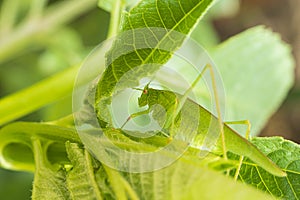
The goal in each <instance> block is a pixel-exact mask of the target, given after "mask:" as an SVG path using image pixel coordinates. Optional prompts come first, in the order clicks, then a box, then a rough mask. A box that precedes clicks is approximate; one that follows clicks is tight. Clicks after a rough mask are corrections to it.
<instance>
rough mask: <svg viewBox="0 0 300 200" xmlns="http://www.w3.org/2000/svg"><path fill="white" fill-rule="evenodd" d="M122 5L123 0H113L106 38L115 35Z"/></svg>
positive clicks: (123, 4) (122, 8)
mask: <svg viewBox="0 0 300 200" xmlns="http://www.w3.org/2000/svg"><path fill="white" fill-rule="evenodd" d="M124 7H125V3H124V1H123V0H115V4H114V6H113V9H112V11H111V14H110V24H109V29H108V33H107V38H111V37H114V36H116V35H117V33H118V31H119V26H120V22H121V17H122V12H123V10H124Z"/></svg>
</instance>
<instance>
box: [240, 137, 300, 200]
mask: <svg viewBox="0 0 300 200" xmlns="http://www.w3.org/2000/svg"><path fill="white" fill-rule="evenodd" d="M252 142H253V143H254V144H255V145H256V146H257V147H258V148H259V149H260V150H261V151H262V152H263V153H265V154H266V155H268V157H269V158H270V159H271V160H273V161H274V162H275V163H276V164H277V165H278V166H280V167H281V168H282V169H283V170H284V171H285V172H286V173H287V176H286V177H275V176H273V175H271V174H269V173H268V172H266V171H265V170H263V169H261V168H260V167H258V166H256V165H255V164H253V163H252V162H251V161H249V160H248V159H246V160H245V162H244V165H243V166H242V168H241V172H240V175H239V176H240V179H241V180H242V181H243V182H245V183H248V184H251V185H253V186H255V187H256V188H258V189H260V190H263V191H266V192H268V193H270V194H272V195H273V196H276V197H280V198H283V199H289V200H290V199H291V200H292V199H300V160H299V157H300V146H299V145H298V144H296V143H293V142H291V141H288V140H284V139H283V138H281V137H271V138H259V137H258V138H253V139H252Z"/></svg>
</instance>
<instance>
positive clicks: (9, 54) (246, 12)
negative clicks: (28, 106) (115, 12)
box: [0, 0, 300, 200]
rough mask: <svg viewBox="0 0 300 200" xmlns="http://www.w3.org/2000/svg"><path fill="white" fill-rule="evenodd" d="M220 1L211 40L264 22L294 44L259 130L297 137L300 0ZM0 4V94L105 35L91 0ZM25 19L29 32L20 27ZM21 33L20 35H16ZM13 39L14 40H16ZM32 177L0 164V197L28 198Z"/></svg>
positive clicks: (66, 63) (54, 113) (59, 111)
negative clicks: (290, 78) (281, 90)
mask: <svg viewBox="0 0 300 200" xmlns="http://www.w3.org/2000/svg"><path fill="white" fill-rule="evenodd" d="M82 2H84V3H83V4H82ZM222 2H224V3H223V4H222V5H223V6H224V10H225V11H226V12H224V13H225V14H224V15H220V14H218V15H216V16H218V17H215V18H214V19H213V21H210V20H209V21H208V20H206V23H209V25H212V28H213V29H212V31H215V34H212V35H218V37H219V38H212V39H213V40H215V39H219V40H220V41H223V40H225V39H227V38H228V37H230V36H232V35H234V34H237V33H239V32H241V31H243V30H245V29H247V28H249V27H252V26H254V25H258V24H265V25H267V26H269V27H271V28H272V29H273V30H274V31H276V32H279V33H280V34H281V35H282V37H283V39H284V40H285V41H286V42H287V43H289V44H291V46H292V47H293V54H294V56H295V59H296V61H297V66H298V67H297V71H296V78H295V80H296V83H295V86H294V88H293V89H292V91H291V92H290V93H289V96H288V98H287V99H286V101H285V103H284V104H283V105H282V106H281V108H280V110H279V111H278V112H277V113H275V114H274V116H273V117H272V118H271V119H270V121H269V123H268V125H267V126H266V128H265V129H264V130H263V132H262V135H282V136H284V137H285V138H287V139H291V140H293V141H296V142H298V143H300V134H299V133H300V123H299V121H300V101H299V100H300V70H299V61H300V26H299V25H298V24H299V22H300V14H299V12H297V11H296V10H298V9H300V1H295V0H287V1H282V0H241V1H240V4H239V5H238V4H237V2H238V0H233V1H231V0H222ZM227 2H231V3H230V4H229V3H228V4H227ZM232 2H234V3H232ZM76 4H78V5H80V4H82V5H84V6H82V5H80V6H77V7H76V6H74V5H76ZM0 5H1V10H0V97H4V96H6V95H8V94H12V93H14V92H16V91H18V90H20V89H22V88H26V87H27V86H30V85H32V84H33V83H36V82H38V81H39V80H42V79H43V78H45V77H48V76H50V75H52V74H55V73H56V72H59V71H61V70H63V69H65V68H67V67H70V66H74V65H76V64H78V63H79V62H80V61H82V60H83V59H84V58H85V56H86V55H87V54H88V53H89V52H90V51H91V50H92V49H93V48H94V47H95V46H96V45H97V44H99V43H100V42H101V41H103V40H104V39H105V38H106V34H107V27H108V22H109V13H107V12H106V11H104V10H101V9H100V8H98V7H97V2H96V0H77V1H69V0H68V1H54V0H50V1H45V0H22V1H20V0H0ZM226 5H227V6H226ZM228 5H229V6H228ZM64 6H65V7H64ZM72 6H74V7H76V9H75V8H73V9H71V8H72ZM236 6H239V7H236ZM225 7H226V8H225ZM62 8H63V9H62ZM66 8H67V9H66ZM68 9H70V11H69V12H68ZM75 11H76V12H75ZM66 13H69V14H66ZM45 16H55V17H56V18H55V19H56V20H57V21H54V22H53V23H52V24H51V23H50V25H49V21H39V20H40V19H43V18H45ZM210 19H211V18H210ZM59 20H60V21H59ZM58 22H59V23H58ZM28 23H30V25H31V29H30V30H31V31H33V33H31V32H30V31H28V30H27V31H28V32H29V33H28V32H26V31H24V30H25V29H24V30H23V29H22V27H23V25H24V24H25V25H27V26H28ZM47 23H48V24H47ZM34 31H36V32H34ZM18 34H19V35H18ZM20 35H21V36H24V35H25V36H24V38H25V39H24V38H21V39H20V38H18V37H20ZM14 40H18V41H17V43H16V44H14V43H12V41H14ZM10 43H11V46H9V44H10ZM7 44H8V45H7ZM9 48H10V49H9ZM7 49H8V50H7ZM49 92H50V91H49ZM70 101H71V97H70V96H67V97H66V98H65V99H64V100H63V101H59V102H57V103H54V104H52V105H49V106H47V107H45V108H43V109H41V110H39V111H38V112H34V113H32V114H30V115H28V116H25V117H23V118H22V119H20V120H22V121H47V120H54V119H57V118H59V117H62V116H64V115H65V114H68V113H70V112H71V104H70ZM32 180H33V175H32V174H29V173H23V172H11V171H7V170H3V169H0V199H1V200H10V199H12V200H19V199H20V200H21V199H30V195H31V194H30V191H31V185H32Z"/></svg>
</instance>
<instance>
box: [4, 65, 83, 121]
mask: <svg viewBox="0 0 300 200" xmlns="http://www.w3.org/2000/svg"><path fill="white" fill-rule="evenodd" d="M78 69H79V66H75V67H72V68H69V69H67V70H65V71H63V72H61V73H59V74H57V75H55V76H53V77H50V78H47V79H45V80H43V81H41V82H39V83H37V84H35V85H33V86H31V87H29V88H26V89H24V90H21V91H19V92H16V93H14V94H12V95H10V96H7V97H4V98H3V99H1V100H0V125H3V124H5V123H8V122H10V121H12V120H14V119H17V118H19V117H21V116H24V115H26V114H28V113H30V112H32V111H34V110H36V109H38V108H41V107H42V106H44V105H46V104H49V103H51V102H54V101H56V100H58V99H60V98H62V97H64V96H66V95H67V94H70V93H71V92H72V89H73V85H74V81H75V77H76V74H77V71H78Z"/></svg>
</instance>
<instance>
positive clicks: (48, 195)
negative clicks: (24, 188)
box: [32, 140, 70, 200]
mask: <svg viewBox="0 0 300 200" xmlns="http://www.w3.org/2000/svg"><path fill="white" fill-rule="evenodd" d="M42 145H43V146H42ZM33 146H34V160H35V167H36V170H35V174H34V182H33V190H32V199H51V200H52V199H53V200H54V199H61V200H65V199H69V198H70V197H69V192H68V190H67V187H66V184H65V178H66V177H65V176H66V174H65V171H63V169H62V168H54V167H53V166H51V165H50V163H49V162H48V161H47V156H46V153H45V152H46V151H45V147H47V143H43V144H42V143H41V141H40V140H34V141H33Z"/></svg>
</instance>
